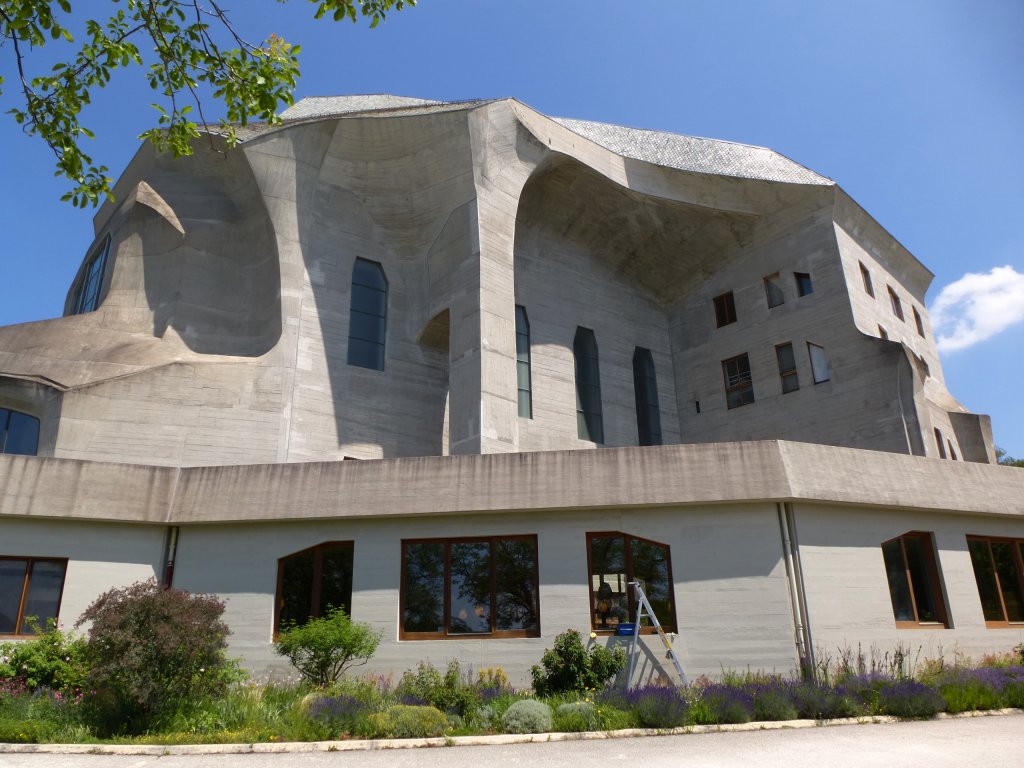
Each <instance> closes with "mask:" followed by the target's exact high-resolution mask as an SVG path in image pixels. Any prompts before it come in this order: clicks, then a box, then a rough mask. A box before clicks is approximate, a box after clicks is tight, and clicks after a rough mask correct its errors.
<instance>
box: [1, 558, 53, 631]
mask: <svg viewBox="0 0 1024 768" xmlns="http://www.w3.org/2000/svg"><path fill="white" fill-rule="evenodd" d="M67 568H68V561H67V558H43V557H0V635H13V636H19V635H34V634H35V630H34V629H33V624H35V625H37V626H39V627H41V628H42V629H46V626H47V623H48V622H50V621H56V620H57V616H58V615H59V614H60V600H61V597H62V596H63V594H64V576H65V574H66V573H67Z"/></svg>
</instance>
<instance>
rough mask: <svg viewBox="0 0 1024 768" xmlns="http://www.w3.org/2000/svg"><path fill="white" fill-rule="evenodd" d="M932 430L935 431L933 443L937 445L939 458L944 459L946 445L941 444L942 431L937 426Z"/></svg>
mask: <svg viewBox="0 0 1024 768" xmlns="http://www.w3.org/2000/svg"><path fill="white" fill-rule="evenodd" d="M932 431H933V432H934V433H935V445H937V446H938V447H939V458H940V459H944V458H946V446H944V445H943V444H942V431H941V430H940V429H939V428H938V427H935V428H934V429H933V430H932Z"/></svg>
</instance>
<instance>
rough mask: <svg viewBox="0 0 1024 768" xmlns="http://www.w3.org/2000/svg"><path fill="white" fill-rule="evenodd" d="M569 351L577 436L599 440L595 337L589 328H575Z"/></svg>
mask: <svg viewBox="0 0 1024 768" xmlns="http://www.w3.org/2000/svg"><path fill="white" fill-rule="evenodd" d="M572 353H573V356H574V357H575V358H576V432H577V434H578V435H579V438H580V440H591V441H593V442H595V443H603V442H604V420H603V418H602V416H601V371H600V366H599V365H598V359H597V339H595V338H594V332H593V331H592V330H590V329H589V328H577V329H576V338H575V339H573V342H572Z"/></svg>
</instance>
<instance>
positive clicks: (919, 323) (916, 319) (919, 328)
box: [911, 307, 924, 339]
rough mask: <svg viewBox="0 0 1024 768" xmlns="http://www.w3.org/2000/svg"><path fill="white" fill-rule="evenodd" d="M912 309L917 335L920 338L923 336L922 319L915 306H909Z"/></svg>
mask: <svg viewBox="0 0 1024 768" xmlns="http://www.w3.org/2000/svg"><path fill="white" fill-rule="evenodd" d="M911 309H913V310H914V325H916V326H917V335H918V336H920V337H921V338H922V339H923V338H924V321H923V320H922V319H921V313H920V312H918V311H917V307H911Z"/></svg>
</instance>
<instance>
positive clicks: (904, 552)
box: [882, 533, 947, 627]
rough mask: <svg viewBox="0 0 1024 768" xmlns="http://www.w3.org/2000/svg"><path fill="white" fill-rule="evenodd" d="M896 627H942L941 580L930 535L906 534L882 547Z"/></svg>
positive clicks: (944, 619)
mask: <svg viewBox="0 0 1024 768" xmlns="http://www.w3.org/2000/svg"><path fill="white" fill-rule="evenodd" d="M882 558H883V560H884V561H885V574H886V577H887V578H888V581H889V597H890V598H891V599H892V612H893V617H894V618H895V619H896V626H897V627H919V626H928V625H934V626H938V627H945V626H946V623H947V622H946V606H945V603H944V602H943V599H942V590H941V588H940V584H941V581H942V577H941V576H940V574H939V569H938V566H937V564H936V562H935V542H934V540H933V539H932V535H931V534H930V533H906V534H904V535H902V536H899V537H897V538H895V539H891V540H889V541H887V542H885V543H884V544H882Z"/></svg>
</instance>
